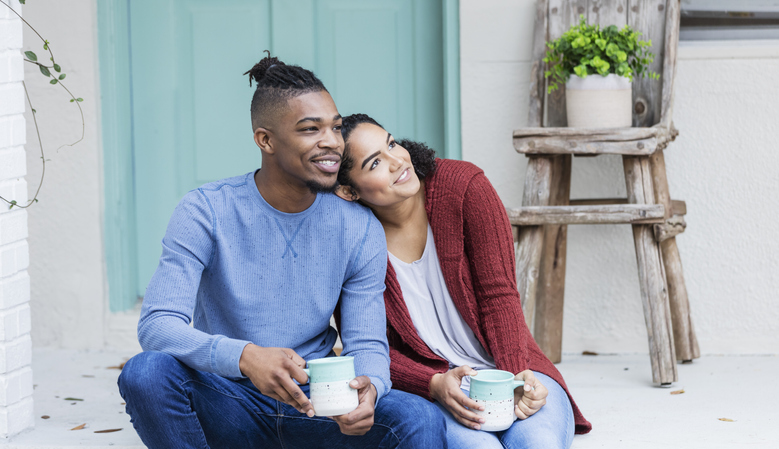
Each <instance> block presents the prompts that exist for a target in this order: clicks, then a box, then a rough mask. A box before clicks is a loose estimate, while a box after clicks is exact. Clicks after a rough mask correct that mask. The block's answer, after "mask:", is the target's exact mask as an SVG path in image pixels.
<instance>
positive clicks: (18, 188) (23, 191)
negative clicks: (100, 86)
mask: <svg viewBox="0 0 779 449" xmlns="http://www.w3.org/2000/svg"><path fill="white" fill-rule="evenodd" d="M0 1H2V2H3V3H6V4H9V2H10V4H11V5H12V6H13V8H14V9H15V10H16V11H17V12H19V13H20V14H21V11H22V7H21V5H19V2H18V0H0ZM21 48H22V21H21V20H20V19H19V18H18V17H17V16H16V15H15V14H14V13H13V12H12V11H9V10H8V8H7V7H6V6H5V5H0V196H2V197H4V198H7V199H9V200H16V201H17V203H19V204H26V203H27V183H26V181H25V180H24V176H25V174H26V173H27V165H26V159H25V158H26V156H25V153H24V144H25V133H26V129H25V121H24V115H23V114H24V109H25V96H24V87H23V86H22V81H23V79H24V70H23V68H22V64H24V62H23V60H22V52H21ZM28 265H29V253H28V247H27V211H26V210H24V209H19V208H13V209H9V208H8V205H7V204H5V203H0V438H8V437H9V436H12V435H15V434H17V433H19V432H21V431H22V430H25V429H27V428H30V427H32V426H33V423H34V419H33V407H32V369H31V367H30V365H31V362H32V344H31V342H30V277H29V276H28V274H27V266H28Z"/></svg>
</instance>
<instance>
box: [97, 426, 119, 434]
mask: <svg viewBox="0 0 779 449" xmlns="http://www.w3.org/2000/svg"><path fill="white" fill-rule="evenodd" d="M120 430H122V428H121V427H120V428H118V429H105V430H95V433H111V432H119V431H120Z"/></svg>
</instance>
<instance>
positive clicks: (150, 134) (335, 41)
mask: <svg viewBox="0 0 779 449" xmlns="http://www.w3.org/2000/svg"><path fill="white" fill-rule="evenodd" d="M129 5H130V9H129V14H130V20H129V22H130V47H131V48H130V55H131V76H132V103H133V104H132V109H133V113H132V116H133V156H134V179H135V206H136V217H137V223H136V231H137V242H138V258H137V260H138V294H139V296H142V295H143V293H144V291H145V288H146V285H147V284H148V282H149V280H150V278H151V275H152V274H153V272H154V270H155V268H156V266H157V261H158V259H159V256H160V253H161V247H160V241H161V239H162V237H163V235H164V233H165V228H166V225H167V222H168V220H169V218H170V215H171V213H172V211H173V209H174V208H175V206H176V204H177V203H178V201H179V200H180V199H181V197H182V196H183V195H184V194H185V193H186V192H188V191H189V190H191V189H193V188H196V187H198V186H200V185H202V184H204V183H207V182H210V181H214V180H218V179H221V178H225V177H229V176H234V175H239V174H243V173H246V172H248V171H250V170H252V169H254V168H258V167H259V166H260V151H259V149H258V148H257V147H256V145H255V144H254V141H253V138H252V130H251V122H250V113H249V108H250V104H251V97H252V94H253V93H254V89H253V88H250V87H249V86H248V82H249V80H248V76H244V75H243V73H244V72H245V71H247V70H248V69H249V68H251V67H252V65H254V64H255V63H256V62H257V61H259V60H260V59H261V58H262V57H263V56H264V54H263V53H262V51H263V50H265V49H269V50H271V53H272V54H273V55H274V56H278V57H279V58H280V59H281V60H283V61H285V62H286V63H289V64H298V65H301V66H303V67H305V68H308V69H313V70H314V72H315V73H316V74H317V75H318V76H319V77H320V78H321V79H322V81H323V82H324V84H325V86H326V87H327V88H328V90H330V93H331V94H332V95H333V98H334V99H335V102H336V105H337V106H338V109H339V112H340V113H341V114H343V115H347V114H352V113H355V112H364V113H367V114H370V115H372V116H374V117H375V118H376V119H377V120H378V121H379V122H380V123H382V124H383V125H384V126H386V127H387V129H388V130H389V131H390V132H392V133H393V134H394V135H395V136H396V137H410V138H415V139H418V140H422V141H425V142H427V143H428V144H429V145H430V146H431V147H433V148H434V149H436V150H437V151H438V152H439V154H441V155H443V150H444V129H443V128H444V105H443V68H442V66H443V56H442V55H443V42H442V41H443V32H442V25H441V23H442V8H441V2H440V1H429V0H230V1H224V2H215V1H213V0H132V1H130V2H129Z"/></svg>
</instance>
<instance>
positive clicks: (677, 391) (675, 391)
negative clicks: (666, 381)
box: [671, 388, 684, 394]
mask: <svg viewBox="0 0 779 449" xmlns="http://www.w3.org/2000/svg"><path fill="white" fill-rule="evenodd" d="M671 394H684V388H682V389H681V390H674V391H672V392H671Z"/></svg>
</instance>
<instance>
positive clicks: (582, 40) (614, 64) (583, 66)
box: [543, 16, 660, 92]
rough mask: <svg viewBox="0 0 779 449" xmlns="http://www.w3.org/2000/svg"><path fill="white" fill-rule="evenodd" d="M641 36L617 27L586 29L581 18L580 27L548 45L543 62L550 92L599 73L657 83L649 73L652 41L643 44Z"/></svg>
mask: <svg viewBox="0 0 779 449" xmlns="http://www.w3.org/2000/svg"><path fill="white" fill-rule="evenodd" d="M640 35H641V33H638V32H636V31H633V30H632V29H631V28H630V27H629V26H627V25H625V26H624V27H622V29H619V28H617V26H616V25H610V26H608V27H606V28H603V29H601V28H600V25H587V22H586V21H585V19H584V16H580V19H579V24H578V25H574V26H572V27H571V28H570V29H569V30H568V31H566V32H565V33H563V35H562V36H560V38H559V39H557V40H555V41H553V42H547V44H546V46H547V48H548V50H547V52H546V57H545V58H544V59H543V60H544V62H545V63H546V64H547V68H548V70H546V71H545V72H544V77H545V78H549V92H552V91H554V90H556V89H557V88H558V87H559V83H565V82H566V81H568V78H570V76H571V75H572V74H576V75H577V76H579V77H582V78H585V77H586V76H587V75H593V74H596V73H597V74H599V75H603V76H605V75H608V74H609V73H615V74H617V75H619V76H624V77H626V78H628V79H630V80H632V79H633V76H634V75H636V76H647V77H649V78H651V79H658V78H659V77H660V75H658V74H657V73H654V72H651V71H650V70H649V64H651V63H652V61H654V55H653V54H652V53H650V52H649V49H650V48H651V46H652V41H641V40H639V36H640Z"/></svg>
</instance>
